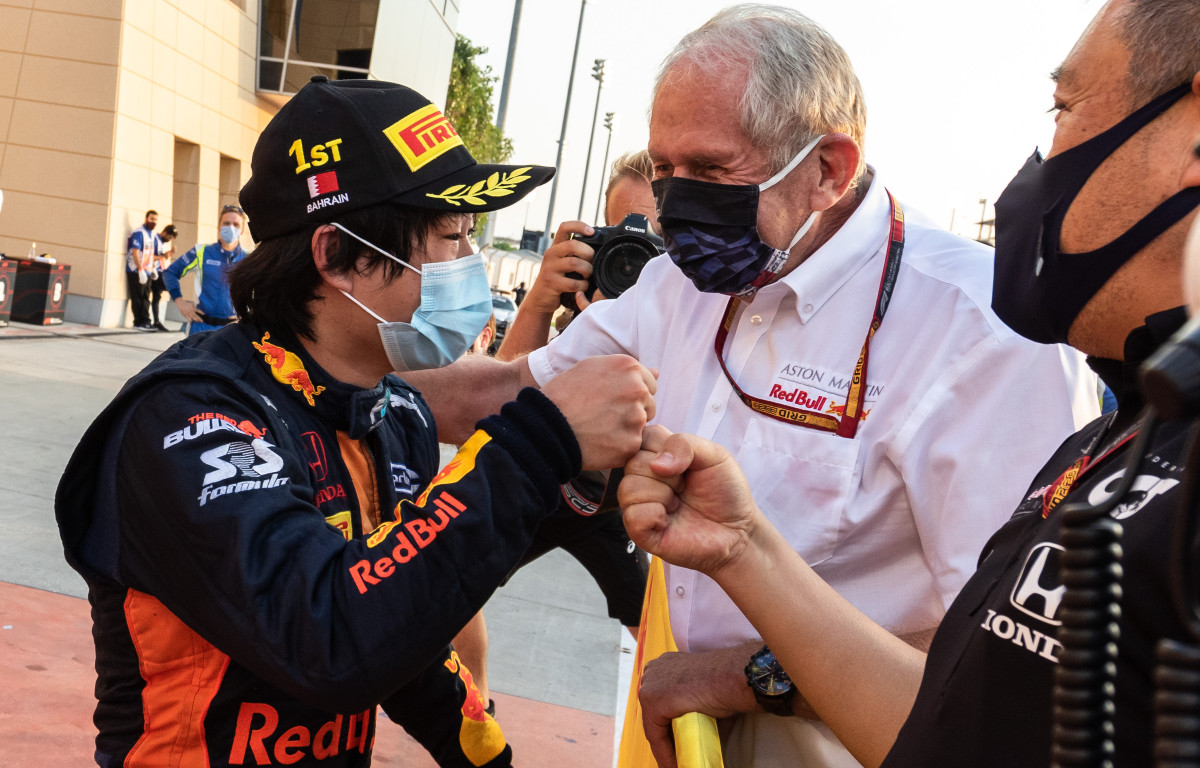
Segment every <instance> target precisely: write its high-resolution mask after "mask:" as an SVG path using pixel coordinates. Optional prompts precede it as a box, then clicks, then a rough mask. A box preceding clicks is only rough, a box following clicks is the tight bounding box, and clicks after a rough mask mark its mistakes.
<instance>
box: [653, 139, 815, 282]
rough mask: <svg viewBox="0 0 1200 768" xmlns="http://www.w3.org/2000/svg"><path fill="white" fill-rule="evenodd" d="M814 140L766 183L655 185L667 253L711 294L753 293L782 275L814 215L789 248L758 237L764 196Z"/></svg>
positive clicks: (667, 180)
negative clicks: (771, 244)
mask: <svg viewBox="0 0 1200 768" xmlns="http://www.w3.org/2000/svg"><path fill="white" fill-rule="evenodd" d="M822 138H824V137H823V136H818V137H817V138H815V139H813V140H812V141H811V142H809V143H808V145H807V146H806V147H805V148H804V149H802V150H800V153H799V154H797V155H796V157H794V158H793V159H792V161H791V162H790V163H788V164H787V165H786V166H784V168H783V170H781V171H780V172H779V173H777V174H775V175H774V176H772V177H771V178H770V179H767V181H765V182H763V183H762V184H716V183H713V182H711V181H697V180H695V179H677V178H673V177H668V178H665V179H658V180H656V181H655V182H653V183H652V184H651V188H652V189H653V190H654V203H655V206H656V207H657V208H658V223H659V226H660V228H661V229H662V233H663V240H664V241H665V242H666V246H667V255H668V256H670V257H671V260H672V261H674V262H675V264H676V265H677V266H678V267H679V269H680V270H681V271H682V272H683V274H685V275H687V277H688V279H689V280H691V281H692V283H693V284H695V286H696V288H697V289H699V290H701V291H703V292H705V293H723V294H726V295H728V296H751V295H753V294H754V292H755V291H757V290H758V289H759V288H761V287H763V286H764V285H767V284H768V283H770V282H771V281H772V280H774V279H775V277H776V276H777V275H778V274H779V271H780V270H781V269H782V268H783V265H784V264H786V263H787V260H788V254H789V252H790V251H791V249H792V248H793V247H794V246H795V245H796V243H798V242H800V239H801V238H802V237H804V236H805V235H806V234H808V230H809V228H811V227H812V224H813V222H814V221H815V215H816V212H815V211H814V212H812V213H810V214H809V215H808V218H807V219H806V220H805V222H804V224H803V225H802V226H801V227H800V230H799V231H798V232H796V235H795V237H793V238H792V242H791V243H790V244H789V245H788V247H787V248H786V249H784V250H779V249H778V248H773V247H771V246H770V245H767V244H766V243H764V242H763V241H762V239H760V238H759V236H758V195H759V193H760V192H765V191H766V190H768V189H770V188H771V187H773V186H774V185H776V184H778V183H779V182H780V180H782V179H783V178H784V177H785V176H787V175H788V174H789V173H791V172H792V170H794V169H795V167H796V166H797V165H799V164H800V161H801V160H803V159H804V158H805V157H807V156H808V154H809V153H810V152H812V150H813V148H814V147H815V146H817V142H818V141H820V140H821V139H822Z"/></svg>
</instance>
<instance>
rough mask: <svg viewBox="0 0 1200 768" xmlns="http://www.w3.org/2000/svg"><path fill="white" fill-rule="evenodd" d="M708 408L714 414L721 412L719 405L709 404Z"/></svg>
mask: <svg viewBox="0 0 1200 768" xmlns="http://www.w3.org/2000/svg"><path fill="white" fill-rule="evenodd" d="M708 407H709V408H711V409H712V412H713V413H716V412H717V411H719V410H721V404H720V403H710V404H709V406H708Z"/></svg>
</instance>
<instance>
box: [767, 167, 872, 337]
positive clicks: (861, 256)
mask: <svg viewBox="0 0 1200 768" xmlns="http://www.w3.org/2000/svg"><path fill="white" fill-rule="evenodd" d="M863 181H864V183H869V184H870V187H868V189H867V192H866V195H864V196H863V199H862V201H861V202H860V203H859V204H858V207H857V208H856V209H855V210H854V213H852V214H850V218H848V219H846V221H845V223H843V224H842V226H841V227H840V228H838V231H837V232H834V233H833V237H831V238H829V240H827V241H826V242H825V244H824V245H822V246H821V247H820V248H818V249H817V250H816V251H815V252H814V253H812V254H811V255H810V256H809V257H808V258H807V259H805V260H804V263H803V264H801V265H800V266H798V267H796V268H795V269H793V270H792V271H791V272H789V273H788V274H786V275H784V276H783V277H782V278H781V279H780V280H779V281H778V282H777V283H775V284H776V285H782V286H785V287H786V288H787V289H790V290H791V291H792V292H793V293H795V294H796V312H797V313H798V314H799V315H800V322H802V323H807V322H808V321H809V319H810V318H811V317H812V316H813V315H815V314H816V313H817V312H819V311H820V310H821V307H823V306H824V305H825V302H827V301H829V299H830V298H832V297H833V295H834V294H835V293H837V292H838V291H839V290H840V289H841V287H842V286H843V285H845V284H846V281H848V280H849V279H850V277H851V276H852V275H853V274H854V273H855V272H857V271H858V270H859V269H860V268H861V267H862V266H863V265H864V264H865V263H866V262H868V261H870V260H871V258H872V257H873V256H875V254H877V253H880V252H881V250H882V249H883V248H884V246H885V241H886V240H887V236H888V232H889V225H890V223H891V222H890V221H889V216H890V212H891V205H890V203H889V201H888V194H887V190H885V189H884V187H883V183H882V182H881V181H880V179H879V174H877V173H876V172H875V169H874V168H872V167H871V166H867V173H866V174H865V175H864V179H863ZM770 288H771V286H766V287H765V288H763V291H767V290H769V289H770ZM760 292H761V291H760Z"/></svg>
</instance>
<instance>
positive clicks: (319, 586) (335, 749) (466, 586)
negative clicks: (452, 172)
mask: <svg viewBox="0 0 1200 768" xmlns="http://www.w3.org/2000/svg"><path fill="white" fill-rule="evenodd" d="M437 466H438V447H437V430H436V427H435V425H434V422H433V416H432V414H431V413H430V411H429V409H428V407H427V406H426V404H425V402H424V400H423V399H422V398H421V396H420V394H419V393H417V392H416V391H415V390H414V389H412V388H411V387H409V386H408V385H407V384H405V383H404V382H403V381H402V380H400V379H399V378H397V377H396V376H394V375H389V376H386V377H385V378H384V379H383V380H382V381H380V382H379V384H378V386H376V387H375V388H373V389H360V388H358V387H354V386H350V385H348V384H345V383H342V382H339V381H337V380H335V379H333V378H332V377H330V376H329V375H328V374H326V373H325V372H324V371H323V370H322V369H321V368H320V367H319V366H318V365H317V364H316V363H315V362H314V361H313V360H312V358H311V357H309V356H308V354H307V353H306V352H305V350H304V348H303V347H302V346H301V344H300V343H299V342H298V341H297V340H296V338H295V337H293V336H291V335H288V334H285V333H276V332H268V331H266V330H264V329H261V328H257V327H254V326H253V325H250V324H248V323H245V322H241V323H236V324H234V325H231V326H228V327H226V328H222V329H220V330H218V331H215V332H213V333H209V334H203V335H200V336H194V337H190V338H189V339H187V340H185V341H182V342H180V343H178V344H176V345H174V346H173V347H171V348H170V349H169V350H167V351H166V352H164V353H163V354H162V355H161V356H160V357H159V358H158V359H156V360H155V361H154V362H153V363H151V364H150V365H149V366H148V367H147V368H146V369H145V370H144V371H142V372H141V373H139V374H138V375H137V376H135V377H134V378H132V379H131V380H130V381H129V382H128V383H127V384H126V386H125V387H124V389H123V390H122V391H121V392H120V394H118V395H117V397H116V399H115V400H114V401H113V403H112V404H111V405H110V406H109V407H108V408H107V409H106V410H105V411H104V412H103V413H102V414H101V415H100V416H99V417H98V418H97V420H96V421H95V422H94V423H93V425H92V426H91V427H90V428H89V429H88V431H87V433H86V434H85V435H84V437H83V439H82V440H81V442H80V444H79V446H78V448H77V449H76V451H75V453H74V455H73V456H72V458H71V461H70V462H69V464H68V466H67V469H66V471H65V473H64V475H63V478H62V481H61V483H60V485H59V489H58V494H57V497H56V502H55V509H56V515H57V517H58V522H59V527H60V533H61V536H62V539H63V543H64V546H65V550H66V555H67V560H68V562H70V564H71V565H72V566H73V567H74V568H75V569H76V570H78V571H79V572H80V573H81V574H82V575H83V576H84V578H85V579H86V581H87V583H88V588H89V600H90V602H91V605H92V617H93V635H94V638H95V643H96V671H97V677H98V680H97V685H96V696H97V699H98V703H97V707H96V711H95V717H94V719H95V723H96V726H97V728H98V729H99V734H98V736H97V739H96V745H97V751H96V760H97V762H98V763H99V764H100V765H101V766H118V765H123V766H131V767H132V766H152V765H167V764H172V765H174V764H177V761H179V760H181V759H182V761H183V764H188V765H204V766H226V765H283V764H287V765H321V766H366V765H369V764H370V760H371V745H372V743H373V740H374V732H375V723H376V705H382V706H383V708H384V710H385V711H386V712H387V713H388V715H389V717H390V718H391V719H392V720H394V721H396V722H397V723H399V724H400V725H402V726H403V727H405V729H406V730H408V731H409V733H410V734H411V735H412V736H413V737H414V738H416V739H417V740H418V741H420V742H421V743H422V744H423V745H424V746H425V747H426V748H427V749H429V750H430V752H431V753H432V754H433V756H434V757H435V759H437V760H438V762H439V763H440V764H442V765H444V766H460V765H461V766H464V768H465V767H466V766H484V765H487V766H495V765H508V764H509V762H510V760H511V750H510V749H509V747H508V746H507V744H506V743H505V739H504V736H503V733H502V732H501V730H500V728H499V726H498V725H497V724H496V723H495V721H494V720H493V719H492V718H491V717H490V716H489V715H488V714H487V713H486V712H485V711H484V707H485V706H486V702H485V701H483V700H482V697H481V696H480V694H479V692H478V691H477V690H476V689H475V686H474V684H473V683H472V681H471V677H470V673H469V672H468V671H467V670H466V669H465V668H464V667H463V666H462V665H461V664H460V663H459V662H458V659H457V655H456V654H454V653H453V652H452V651H451V649H450V648H449V647H448V643H449V641H450V639H451V638H452V637H453V636H454V635H455V634H456V633H457V632H458V630H459V629H460V628H461V627H462V626H463V625H464V624H466V622H467V621H468V620H469V619H470V618H471V617H472V616H473V615H475V613H476V612H478V611H479V609H480V608H481V607H482V606H483V604H484V603H485V602H486V601H487V599H488V597H489V596H490V595H491V594H492V592H493V591H494V589H495V587H496V586H497V585H498V584H499V583H500V582H501V580H502V579H503V578H504V576H505V575H506V574H507V573H508V572H509V571H510V570H512V568H513V566H514V565H515V564H516V563H517V561H518V560H519V559H520V557H521V555H522V554H523V553H524V551H525V550H526V548H527V547H528V546H529V542H530V540H531V538H532V536H533V532H534V530H535V529H536V527H537V525H538V523H539V522H540V521H541V520H542V519H543V518H544V517H545V516H546V515H547V514H548V513H549V512H551V511H552V510H553V509H554V507H555V506H556V505H557V502H558V494H559V484H560V483H562V482H565V481H566V480H567V479H568V478H570V477H571V476H573V475H574V474H576V473H577V472H578V471H579V468H580V454H579V447H578V445H577V443H576V441H575V438H574V435H573V434H572V432H571V430H570V428H569V426H568V425H567V422H566V420H565V419H564V418H563V416H562V414H561V413H559V411H558V410H557V408H555V406H554V405H553V404H552V403H551V402H550V401H549V400H548V399H547V398H545V396H543V395H542V394H541V393H539V392H537V391H536V390H533V389H527V390H525V391H523V392H522V393H521V394H520V395H519V397H518V398H517V400H516V401H514V402H512V403H509V404H508V405H506V406H505V407H504V408H503V409H502V411H501V413H500V414H499V415H496V416H491V417H488V418H487V419H485V420H483V421H481V422H480V423H479V430H478V431H477V432H476V433H475V435H474V436H473V437H471V439H470V440H469V441H467V443H466V444H465V445H464V446H463V448H462V450H461V451H460V452H459V454H458V455H457V456H456V457H455V458H454V460H453V461H451V462H450V464H448V465H447V466H446V467H445V468H444V469H443V470H442V471H441V472H440V473H438V471H437Z"/></svg>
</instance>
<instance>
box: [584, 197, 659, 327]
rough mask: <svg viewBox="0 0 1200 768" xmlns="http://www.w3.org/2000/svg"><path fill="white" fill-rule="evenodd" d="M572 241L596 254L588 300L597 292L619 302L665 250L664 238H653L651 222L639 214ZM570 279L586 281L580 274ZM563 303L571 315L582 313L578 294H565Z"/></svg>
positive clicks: (586, 293) (593, 261) (589, 281)
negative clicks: (650, 263)
mask: <svg viewBox="0 0 1200 768" xmlns="http://www.w3.org/2000/svg"><path fill="white" fill-rule="evenodd" d="M572 239H574V240H578V241H579V242H581V243H586V244H587V245H590V246H591V247H592V249H593V250H594V251H595V252H596V255H595V257H594V258H593V259H592V276H591V277H590V278H589V279H588V287H587V290H586V291H584V294H585V295H586V296H587V297H588V298H589V299H590V298H591V297H592V296H593V295H594V294H595V293H596V289H599V290H600V293H602V294H604V295H605V296H606V297H608V298H610V299H615V298H617V297H618V296H620V295H621V294H622V293H624V292H625V291H627V290H629V288H631V287H632V286H633V284H634V283H636V282H637V279H638V275H640V274H642V267H644V266H646V262H647V261H650V259H653V258H654V257H655V256H657V255H658V254H660V253H662V252H663V251H665V250H666V248H665V247H664V246H663V240H662V238H661V237H659V236H658V235H655V234H654V230H652V229H650V222H649V220H647V219H646V217H645V216H643V215H642V214H640V213H631V214H629V215H628V216H626V217H625V220H624V221H622V222H621V223H620V224H616V225H614V226H611V227H596V229H595V232H594V233H593V234H592V236H591V237H580V236H579V235H572ZM567 277H573V278H575V279H576V280H582V279H583V275H581V274H579V273H578V272H568V273H567ZM561 303H562V305H563V306H564V307H566V308H567V309H569V310H571V311H572V312H576V313H577V312H579V307H577V306H576V305H575V294H573V293H564V294H563V295H562V299H561Z"/></svg>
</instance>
